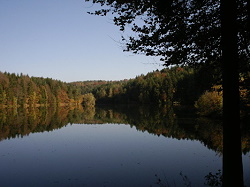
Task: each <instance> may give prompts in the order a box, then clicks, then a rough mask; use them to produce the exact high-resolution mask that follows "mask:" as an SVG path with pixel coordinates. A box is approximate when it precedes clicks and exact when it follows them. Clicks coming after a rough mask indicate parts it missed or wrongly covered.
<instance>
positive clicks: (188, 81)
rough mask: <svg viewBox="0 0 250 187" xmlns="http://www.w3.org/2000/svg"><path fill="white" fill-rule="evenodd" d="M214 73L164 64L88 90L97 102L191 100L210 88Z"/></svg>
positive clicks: (170, 101)
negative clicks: (137, 74) (161, 66)
mask: <svg viewBox="0 0 250 187" xmlns="http://www.w3.org/2000/svg"><path fill="white" fill-rule="evenodd" d="M214 82H215V76H213V75H212V74H211V73H209V72H208V71H207V70H205V68H200V69H199V70H195V69H193V68H190V67H173V68H165V69H163V70H161V71H158V70H157V71H154V72H151V73H148V74H146V75H140V76H137V77H136V78H135V79H130V80H123V81H115V82H107V83H106V84H101V85H98V86H93V87H92V89H90V91H91V92H92V93H93V95H94V96H95V98H96V100H97V103H142V104H148V103H154V104H163V105H164V104H172V103H173V102H176V103H181V104H183V105H184V104H185V105H190V104H192V105H193V104H194V102H195V101H196V100H197V99H198V98H199V96H200V95H201V94H202V93H203V92H204V90H207V89H210V88H211V86H212V85H213V83H214Z"/></svg>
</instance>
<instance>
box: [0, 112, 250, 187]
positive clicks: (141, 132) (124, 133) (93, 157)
mask: <svg viewBox="0 0 250 187" xmlns="http://www.w3.org/2000/svg"><path fill="white" fill-rule="evenodd" d="M93 110H94V109H93ZM135 110H137V109H135ZM65 111H66V112H67V113H66V114H65ZM65 111H64V112H62V111H59V112H58V111H57V112H54V114H53V112H43V113H42V114H38V112H36V113H34V114H36V115H34V114H33V115H27V112H23V113H22V112H20V113H19V112H18V113H15V114H13V113H12V117H8V118H6V117H5V118H3V117H2V118H1V119H2V121H1V122H2V123H1V136H2V137H1V139H2V141H1V142H0V165H1V170H0V175H1V180H0V186H129V187H132V186H136V187H138V186H161V185H162V184H163V185H164V186H188V185H189V184H191V186H197V187H199V186H205V185H204V183H206V182H207V181H206V179H205V176H206V175H208V174H209V172H212V173H214V174H215V173H216V172H218V170H220V169H221V168H222V156H221V153H220V148H219V147H220V146H218V147H216V145H218V144H220V141H218V140H214V139H215V138H216V137H217V139H219V140H220V139H221V137H220V135H219V133H218V134H217V135H211V134H209V133H211V132H206V133H207V134H206V133H205V132H204V129H203V127H201V126H202V125H203V126H205V127H206V128H205V129H208V130H209V128H208V126H211V122H207V123H203V124H201V125H199V124H198V123H201V121H198V122H197V121H193V120H190V119H188V118H185V119H182V120H181V119H179V120H177V119H176V118H174V119H169V112H166V111H165V112H162V111H161V112H159V113H158V112H156V113H157V114H159V116H162V117H164V118H166V119H159V116H158V117H155V115H156V114H155V113H154V116H150V115H148V114H149V113H152V112H149V113H148V112H144V111H143V110H142V109H140V110H138V111H139V112H138V113H136V112H135V111H133V112H132V113H131V115H130V114H128V113H122V112H121V111H120V110H118V111H114V110H111V109H95V110H94V111H88V112H87V111H84V112H83V111H76V110H75V111H74V112H72V111H67V110H65ZM127 111H128V110H127ZM30 113H31V112H29V114H30ZM52 114H53V115H52ZM44 115H45V116H47V118H46V119H44ZM48 115H51V116H48ZM22 116H26V117H27V118H28V119H25V120H24V119H22V120H21V119H20V118H21V117H22ZM132 116H137V118H132ZM56 117H57V118H56ZM58 118H59V119H58ZM32 119H33V120H32ZM76 119H77V120H76ZM141 119H144V121H142V120H141ZM4 120H5V121H4ZM8 120H9V121H8ZM11 120H13V121H11ZM74 120H75V122H79V123H75V122H74ZM157 120H158V121H157ZM72 121H73V122H74V123H72ZM178 121H179V122H178ZM122 122H123V123H122ZM7 123H11V124H12V125H11V124H7ZM32 123H34V124H35V125H33V126H32ZM53 123H55V124H53ZM180 123H183V125H180ZM192 123H195V126H194V127H193V128H192V127H190V128H188V129H189V130H187V129H185V128H183V127H182V126H191V124H192ZM6 125H8V126H12V127H14V129H13V128H7V127H6ZM206 125H207V126H206ZM52 127H53V128H52ZM157 127H158V128H157ZM194 129H196V130H194ZM213 129H214V127H213ZM215 131H218V132H219V131H220V127H218V129H216V128H215ZM16 132H17V133H16ZM198 132H199V133H200V134H202V135H204V136H206V135H207V136H209V137H210V138H211V136H214V138H212V139H210V140H208V139H205V138H204V137H201V135H197V133H198ZM14 133H16V134H14ZM213 133H214V132H213ZM172 134H173V135H172ZM13 137H15V138H13ZM206 138H208V137H206ZM209 141H215V142H213V143H211V142H210V143H208V142H209ZM217 141H218V142H217ZM208 147H209V148H208ZM248 149H249V147H247V148H246V150H248ZM243 161H244V166H245V167H244V172H245V174H244V175H245V183H246V185H247V186H250V185H249V184H250V180H249V176H250V169H249V168H250V167H249V166H250V154H249V151H246V153H245V154H243ZM159 179H160V180H161V182H160V184H157V183H159Z"/></svg>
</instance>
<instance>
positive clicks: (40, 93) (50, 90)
mask: <svg viewBox="0 0 250 187" xmlns="http://www.w3.org/2000/svg"><path fill="white" fill-rule="evenodd" d="M249 87H250V74H249V73H248V74H247V73H245V74H244V75H243V74H242V76H241V79H240V88H241V89H240V93H241V109H242V111H243V113H246V114H247V113H249V106H250V88H249ZM95 103H97V104H150V105H160V106H164V105H170V106H172V105H181V106H192V107H193V106H195V108H196V110H197V113H198V114H200V115H204V116H216V117H218V116H220V115H221V112H222V88H221V76H220V73H219V72H218V73H216V71H214V70H213V69H212V68H209V67H206V66H200V67H199V68H194V67H189V66H182V67H180V66H175V67H171V68H164V69H162V70H160V71H159V70H156V71H153V72H149V73H147V74H146V75H139V76H137V77H135V78H133V79H129V80H128V79H125V80H121V81H103V80H98V81H78V82H71V83H65V82H62V81H59V80H53V79H51V78H39V77H29V76H28V75H23V74H20V75H18V74H14V73H12V74H10V73H6V72H5V73H2V72H0V107H2V108H6V107H10V108H12V107H14V108H15V107H24V108H26V107H39V106H63V105H81V104H82V105H83V106H84V107H89V106H91V107H93V106H94V105H95Z"/></svg>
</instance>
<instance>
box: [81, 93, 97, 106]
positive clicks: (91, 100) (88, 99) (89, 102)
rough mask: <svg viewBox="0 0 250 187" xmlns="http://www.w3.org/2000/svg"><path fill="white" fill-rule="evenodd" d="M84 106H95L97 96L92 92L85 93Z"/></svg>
mask: <svg viewBox="0 0 250 187" xmlns="http://www.w3.org/2000/svg"><path fill="white" fill-rule="evenodd" d="M82 104H83V106H84V107H94V106H95V97H94V95H93V94H92V93H88V94H85V95H83V102H82Z"/></svg>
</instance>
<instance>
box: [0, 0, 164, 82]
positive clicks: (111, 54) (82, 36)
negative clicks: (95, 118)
mask: <svg viewBox="0 0 250 187" xmlns="http://www.w3.org/2000/svg"><path fill="white" fill-rule="evenodd" d="M96 8H97V7H96V6H92V4H90V3H86V2H85V1H84V0H0V71H2V72H5V71H7V72H10V73H23V74H28V75H29V76H37V77H50V78H53V79H58V80H62V81H65V82H71V81H83V80H122V79H126V78H128V79H129V78H134V77H135V76H136V75H140V74H146V73H147V72H150V71H153V70H156V69H162V66H160V62H159V60H157V58H154V57H146V56H143V55H134V54H132V53H129V52H126V53H124V52H122V47H121V45H120V44H119V41H120V39H121V34H122V33H121V32H120V31H119V28H118V27H117V26H115V25H113V23H112V20H111V18H110V17H100V16H93V15H88V14H87V12H88V11H92V10H94V9H96ZM155 63H156V64H155Z"/></svg>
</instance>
